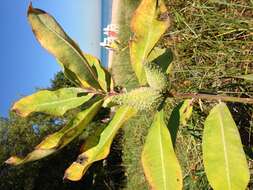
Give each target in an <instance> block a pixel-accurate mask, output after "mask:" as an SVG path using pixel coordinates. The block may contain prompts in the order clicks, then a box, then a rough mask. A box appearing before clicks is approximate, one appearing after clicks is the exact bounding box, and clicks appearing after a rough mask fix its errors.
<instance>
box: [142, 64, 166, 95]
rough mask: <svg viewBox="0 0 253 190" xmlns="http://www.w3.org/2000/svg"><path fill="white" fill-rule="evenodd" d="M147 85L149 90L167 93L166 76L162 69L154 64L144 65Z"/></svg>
mask: <svg viewBox="0 0 253 190" xmlns="http://www.w3.org/2000/svg"><path fill="white" fill-rule="evenodd" d="M144 68H145V72H146V77H147V81H148V84H149V86H150V87H151V88H153V89H156V90H159V91H162V92H164V91H168V90H169V88H170V81H169V78H168V75H167V74H166V73H164V72H163V71H162V68H161V67H159V65H157V64H155V63H145V64H144Z"/></svg>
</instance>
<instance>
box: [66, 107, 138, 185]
mask: <svg viewBox="0 0 253 190" xmlns="http://www.w3.org/2000/svg"><path fill="white" fill-rule="evenodd" d="M135 113H136V111H135V110H134V109H132V108H129V107H121V108H119V109H118V110H117V112H116V114H115V115H114V117H113V119H112V121H111V122H110V123H109V125H108V126H107V127H106V128H105V129H104V131H103V132H102V133H101V134H100V138H99V141H98V143H97V144H96V145H95V146H93V147H91V148H89V149H84V150H85V152H83V153H82V154H80V155H79V157H78V159H77V161H76V162H74V163H73V164H72V165H71V166H70V167H69V168H68V169H67V170H66V172H65V177H64V178H66V179H69V180H72V181H78V180H80V179H81V178H82V177H83V175H84V174H85V172H86V171H87V169H88V168H89V167H90V165H91V164H92V163H93V162H96V161H98V160H102V159H104V158H106V157H107V156H108V154H109V152H110V147H111V144H112V141H113V138H114V136H115V135H116V133H117V131H118V130H119V128H120V127H122V125H123V124H124V123H125V122H126V121H127V120H128V119H129V118H130V117H132V116H133V115H135ZM88 140H94V138H93V139H92V138H90V139H88ZM90 144H92V143H90Z"/></svg>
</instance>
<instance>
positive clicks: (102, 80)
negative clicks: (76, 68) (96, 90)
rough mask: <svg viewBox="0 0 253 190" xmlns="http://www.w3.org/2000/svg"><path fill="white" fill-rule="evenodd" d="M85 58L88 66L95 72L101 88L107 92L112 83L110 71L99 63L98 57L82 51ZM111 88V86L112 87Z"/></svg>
mask: <svg viewBox="0 0 253 190" xmlns="http://www.w3.org/2000/svg"><path fill="white" fill-rule="evenodd" d="M83 55H84V57H85V59H86V60H87V61H88V63H89V64H90V66H91V67H92V68H93V70H94V71H95V72H96V74H97V80H98V82H99V84H100V86H101V88H102V89H103V90H104V91H105V92H109V91H110V90H111V85H113V81H112V77H111V75H110V73H109V72H108V71H107V70H106V69H105V68H104V67H103V66H102V65H101V63H100V61H99V60H98V58H96V57H94V56H93V55H90V54H87V53H83ZM112 88H113V87H112Z"/></svg>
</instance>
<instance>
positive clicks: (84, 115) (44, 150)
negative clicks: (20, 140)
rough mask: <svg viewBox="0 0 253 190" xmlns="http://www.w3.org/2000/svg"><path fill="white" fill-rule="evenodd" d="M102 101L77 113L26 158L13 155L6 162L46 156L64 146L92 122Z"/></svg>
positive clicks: (25, 160)
mask: <svg viewBox="0 0 253 190" xmlns="http://www.w3.org/2000/svg"><path fill="white" fill-rule="evenodd" d="M102 103H103V101H102V100H99V101H98V102H96V103H94V104H93V105H92V106H91V107H90V108H88V109H86V110H84V111H82V112H80V113H79V114H77V116H76V117H75V118H74V119H72V120H71V121H70V122H69V123H68V124H67V125H66V126H65V127H63V128H62V129H61V130H60V131H58V132H56V133H54V134H52V135H49V136H48V137H46V139H45V140H43V141H42V142H41V143H40V144H39V145H37V146H36V148H35V150H34V151H33V152H31V153H29V154H28V155H27V156H26V157H25V158H20V157H17V156H12V157H10V158H9V159H8V160H7V161H6V163H7V164H12V165H20V164H24V163H27V162H31V161H35V160H39V159H41V158H44V157H46V156H48V155H50V154H52V153H54V152H56V151H58V150H59V149H61V148H63V147H64V146H66V145H67V144H68V143H70V142H71V141H72V140H73V139H74V138H76V137H77V136H78V135H80V134H81V133H82V132H83V130H84V128H85V127H86V126H87V125H88V124H89V123H90V122H91V120H92V119H93V118H94V116H95V115H96V114H97V112H98V111H99V109H100V108H101V106H102Z"/></svg>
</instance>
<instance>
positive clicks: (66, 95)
mask: <svg viewBox="0 0 253 190" xmlns="http://www.w3.org/2000/svg"><path fill="white" fill-rule="evenodd" d="M28 20H29V22H30V24H31V27H32V30H33V33H34V35H35V37H36V38H37V40H38V41H39V42H40V44H41V45H42V46H43V47H44V48H45V49H46V50H48V51H49V52H50V53H51V54H52V55H54V56H55V57H56V59H57V62H58V63H59V64H60V65H61V67H62V69H63V71H64V74H65V76H66V77H67V78H68V79H69V80H70V81H72V82H73V84H75V86H76V87H72V88H62V89H59V90H56V91H48V90H42V91H39V92H37V93H35V94H33V95H30V96H27V97H24V98H22V99H21V100H19V101H18V102H16V103H15V104H14V105H13V107H12V110H13V111H15V112H16V113H18V114H19V115H20V116H23V117H26V116H28V115H30V114H31V113H34V112H42V113H46V114H51V115H55V116H63V115H64V113H66V111H68V110H70V109H73V108H76V107H80V106H81V105H82V106H81V108H82V109H81V111H80V112H79V113H78V114H76V116H75V117H74V118H73V119H72V120H71V121H70V122H68V123H67V124H66V125H65V126H64V127H63V128H62V129H60V130H59V131H58V132H56V133H54V134H51V135H49V136H48V137H46V138H45V139H44V140H43V141H42V142H41V143H40V144H39V145H37V146H36V147H35V149H34V151H32V152H31V153H29V154H28V155H27V156H26V157H24V158H20V157H17V156H12V157H11V158H9V159H8V160H7V161H6V163H7V164H12V165H20V164H24V163H27V162H31V161H35V160H39V159H41V158H44V157H46V156H49V155H51V154H53V153H55V152H57V151H59V150H60V149H62V148H63V147H65V146H66V145H67V144H68V143H70V142H71V141H72V140H73V139H75V138H76V137H78V136H79V135H81V134H82V132H83V131H84V129H85V128H86V127H87V125H88V124H89V123H90V122H91V121H92V119H93V118H94V117H95V116H96V114H97V113H98V112H99V110H100V109H101V108H103V107H109V108H111V107H115V108H114V109H115V110H116V111H115V114H114V116H113V117H112V118H111V120H110V121H109V122H108V125H107V127H105V128H104V129H103V131H102V132H100V134H99V135H100V137H99V140H98V141H96V142H93V141H94V138H92V136H90V137H88V139H87V141H86V142H87V143H86V144H84V146H82V148H81V153H80V155H79V156H78V157H77V160H76V161H75V162H73V164H72V165H71V166H69V168H67V169H66V171H65V175H64V178H65V179H68V180H72V181H78V180H80V179H81V178H82V177H83V176H84V174H85V173H86V171H87V170H88V169H89V167H90V166H91V165H92V164H93V163H94V162H96V161H99V160H102V159H104V158H106V157H107V156H108V154H109V152H110V146H111V144H112V141H113V138H114V137H115V135H116V133H117V131H118V130H119V129H120V128H121V127H122V126H123V125H124V123H125V122H127V121H128V120H129V119H130V118H131V117H134V116H135V115H136V114H137V113H138V112H139V111H152V113H154V114H153V122H152V124H151V126H150V128H149V132H148V135H147V137H146V141H145V144H144V147H143V151H142V155H141V162H142V166H143V170H144V173H145V176H146V179H147V181H148V183H149V185H150V188H151V189H156V190H171V189H173V190H178V189H182V188H183V182H182V181H183V178H182V172H181V168H180V164H179V162H178V159H177V157H176V154H175V152H174V144H175V139H176V131H177V129H178V126H179V124H180V123H184V122H187V119H188V118H189V117H190V116H191V112H192V107H193V104H192V102H193V101H194V100H198V99H208V100H216V101H217V105H215V106H214V107H213V108H212V109H211V111H210V113H209V115H208V116H207V118H206V121H205V123H204V132H203V139H202V141H203V144H202V148H203V162H204V168H205V172H206V175H207V178H208V181H209V183H210V185H211V186H212V188H213V189H215V190H244V189H245V188H246V187H247V184H248V182H249V178H250V174H249V169H248V166H247V160H246V157H245V154H244V151H243V146H242V143H241V139H240V135H239V132H238V129H237V126H236V124H235V122H234V120H233V118H232V115H231V113H230V111H229V109H228V107H227V106H226V104H225V103H224V102H226V101H232V102H242V103H253V101H252V99H247V98H237V97H230V96H219V95H208V94H195V93H192V94H191V93H190V94H182V93H181V94H180V93H175V92H173V91H171V89H170V86H171V84H170V79H169V75H168V72H169V71H170V66H169V64H168V63H167V62H164V61H161V60H163V59H159V58H160V57H161V56H163V55H165V54H166V53H167V51H166V50H164V49H160V48H158V47H156V44H157V42H158V40H159V39H160V38H161V36H162V35H163V34H164V33H165V31H166V30H167V29H168V28H169V27H170V25H171V24H170V17H169V13H168V10H167V9H166V6H165V4H164V2H163V1H162V0H142V2H141V3H140V5H139V7H138V8H137V10H136V11H135V13H134V15H133V18H132V21H131V30H132V32H133V37H132V38H131V40H130V43H129V50H130V60H131V64H132V68H133V70H134V72H135V74H136V76H137V78H138V81H139V84H140V87H139V88H136V89H133V90H132V91H129V92H125V91H117V90H115V86H114V83H113V80H112V77H111V75H110V73H109V72H108V71H107V70H106V69H105V68H104V67H103V66H102V64H101V63H100V61H99V60H98V59H97V58H96V57H94V56H92V55H89V54H86V53H84V52H83V51H82V50H81V49H80V48H79V46H78V45H77V44H76V43H75V42H74V41H73V40H72V39H71V38H70V37H69V36H68V35H67V34H66V33H65V32H64V30H63V29H62V27H61V26H60V25H59V24H58V23H57V21H56V20H55V19H54V18H53V17H52V16H51V15H49V14H48V13H46V12H45V11H42V10H40V9H35V8H33V7H32V5H30V7H29V9H28ZM171 99H181V100H183V103H182V106H181V108H180V109H179V111H178V112H179V116H180V118H179V120H180V122H169V121H170V120H175V119H176V118H174V117H175V115H173V112H172V114H171V116H170V119H169V120H166V119H165V115H166V113H165V111H164V108H165V104H166V102H167V101H168V100H171ZM175 109H176V108H175ZM170 131H174V132H173V133H172V132H170Z"/></svg>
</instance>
